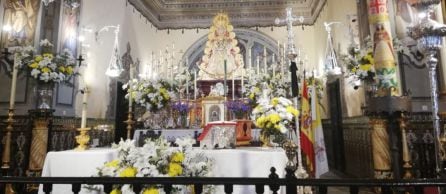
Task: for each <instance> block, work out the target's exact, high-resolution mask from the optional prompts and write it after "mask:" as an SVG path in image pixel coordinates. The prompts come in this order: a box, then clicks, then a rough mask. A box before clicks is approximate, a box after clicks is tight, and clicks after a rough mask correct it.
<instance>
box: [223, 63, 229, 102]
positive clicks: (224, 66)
mask: <svg viewBox="0 0 446 194" xmlns="http://www.w3.org/2000/svg"><path fill="white" fill-rule="evenodd" d="M224 71H225V78H224V79H225V84H224V85H225V88H224V92H225V94H224V95H225V97H226V89H227V88H226V87H227V84H226V80H227V73H228V72H227V69H226V59H225V61H224Z"/></svg>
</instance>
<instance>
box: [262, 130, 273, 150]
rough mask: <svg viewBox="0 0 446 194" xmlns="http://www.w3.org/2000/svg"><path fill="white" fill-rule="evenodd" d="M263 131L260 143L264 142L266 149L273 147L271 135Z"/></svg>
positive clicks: (263, 145)
mask: <svg viewBox="0 0 446 194" xmlns="http://www.w3.org/2000/svg"><path fill="white" fill-rule="evenodd" d="M263 130H264V129H263ZM263 130H262V132H260V142H262V147H265V148H269V147H272V145H271V136H270V134H268V133H266V132H264V131H263Z"/></svg>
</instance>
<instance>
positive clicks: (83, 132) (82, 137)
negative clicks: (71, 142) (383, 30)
mask: <svg viewBox="0 0 446 194" xmlns="http://www.w3.org/2000/svg"><path fill="white" fill-rule="evenodd" d="M77 130H78V131H79V135H78V136H76V143H78V144H79V145H78V146H77V147H76V149H75V150H76V151H85V150H88V148H89V146H88V142H90V135H88V131H90V128H78V129H77Z"/></svg>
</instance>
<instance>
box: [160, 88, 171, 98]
mask: <svg viewBox="0 0 446 194" xmlns="http://www.w3.org/2000/svg"><path fill="white" fill-rule="evenodd" d="M160 94H161V96H163V98H164V99H166V100H169V98H170V97H169V94H168V93H167V90H166V88H160Z"/></svg>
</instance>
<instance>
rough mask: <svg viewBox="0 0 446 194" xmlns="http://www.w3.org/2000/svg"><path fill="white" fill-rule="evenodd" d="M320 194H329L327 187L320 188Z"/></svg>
mask: <svg viewBox="0 0 446 194" xmlns="http://www.w3.org/2000/svg"><path fill="white" fill-rule="evenodd" d="M319 194H327V187H326V186H319Z"/></svg>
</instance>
